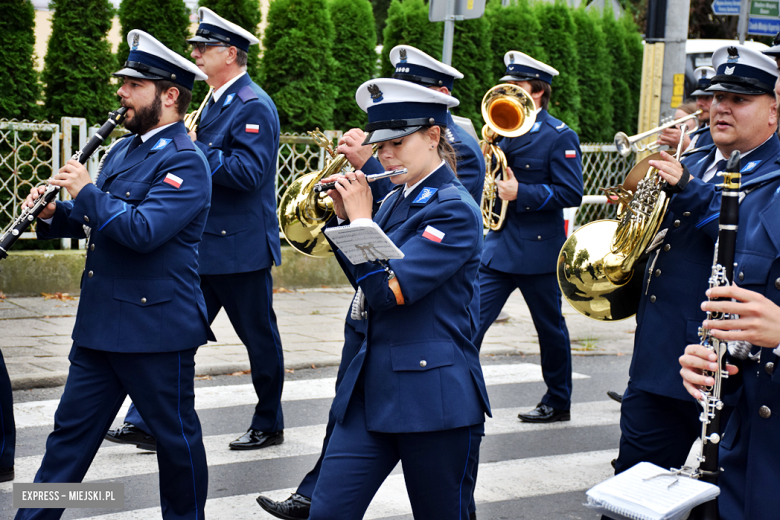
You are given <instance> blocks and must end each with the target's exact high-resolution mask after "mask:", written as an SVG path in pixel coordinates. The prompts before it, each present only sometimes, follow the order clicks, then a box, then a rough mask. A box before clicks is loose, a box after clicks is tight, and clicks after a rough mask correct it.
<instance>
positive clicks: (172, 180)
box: [163, 173, 184, 189]
mask: <svg viewBox="0 0 780 520" xmlns="http://www.w3.org/2000/svg"><path fill="white" fill-rule="evenodd" d="M163 182H165V183H167V184H170V185H171V186H173V187H174V188H176V189H179V188H180V187H181V183H183V182H184V179H182V178H181V177H177V176H176V175H174V174H172V173H169V174H168V175H166V176H165V178H164V179H163Z"/></svg>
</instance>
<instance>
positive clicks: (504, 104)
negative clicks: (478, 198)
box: [480, 83, 536, 231]
mask: <svg viewBox="0 0 780 520" xmlns="http://www.w3.org/2000/svg"><path fill="white" fill-rule="evenodd" d="M482 118H483V119H484V120H485V126H483V127H482V141H481V142H480V147H481V148H482V153H483V154H484V156H485V185H484V188H483V189H482V202H481V204H480V206H481V208H482V221H483V223H484V225H485V227H486V228H488V229H491V230H493V231H498V230H500V229H501V227H502V226H503V225H504V219H505V218H506V210H507V206H508V205H509V202H508V201H506V200H501V203H500V208H499V207H497V204H496V203H497V202H498V200H499V197H498V186H497V185H496V180H500V179H502V178H503V177H504V176H505V175H506V169H507V162H506V155H504V151H503V150H501V148H499V146H498V145H497V144H495V140H496V138H497V137H499V136H502V137H518V136H521V135H523V134H525V133H527V132H528V131H529V130H530V129H531V127H532V126H533V125H534V122H535V121H536V105H535V104H534V100H533V98H532V97H531V95H530V94H529V93H528V92H526V91H525V90H524V89H523V88H521V87H518V86H517V85H512V84H510V83H502V84H501V85H496V86H495V87H493V88H491V89H490V90H488V91H487V93H486V94H485V96H484V97H483V98H482Z"/></svg>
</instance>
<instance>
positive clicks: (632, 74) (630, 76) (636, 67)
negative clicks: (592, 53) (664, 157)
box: [616, 12, 645, 133]
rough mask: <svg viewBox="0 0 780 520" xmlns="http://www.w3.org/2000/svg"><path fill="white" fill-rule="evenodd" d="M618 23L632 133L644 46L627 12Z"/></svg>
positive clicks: (634, 128) (637, 116) (637, 105)
mask: <svg viewBox="0 0 780 520" xmlns="http://www.w3.org/2000/svg"><path fill="white" fill-rule="evenodd" d="M619 23H620V25H622V26H623V34H624V37H625V41H626V51H627V52H628V56H629V65H628V69H627V70H626V71H625V72H626V76H625V77H626V83H627V84H628V85H629V91H630V92H631V105H630V106H629V114H631V120H630V122H629V125H630V126H629V130H630V131H631V132H632V133H633V132H635V131H636V130H637V127H638V125H637V122H638V119H639V97H640V92H641V88H640V87H641V85H642V61H643V58H644V52H645V46H644V45H643V44H642V35H641V34H640V32H639V27H637V25H636V23H635V22H634V19H633V17H632V16H631V15H630V14H629V13H627V12H626V13H623V16H621V17H620V20H619ZM616 131H617V130H616Z"/></svg>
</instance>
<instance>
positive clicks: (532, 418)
mask: <svg viewBox="0 0 780 520" xmlns="http://www.w3.org/2000/svg"><path fill="white" fill-rule="evenodd" d="M517 417H518V418H519V419H520V420H521V421H523V422H530V423H551V422H555V421H571V412H570V411H569V410H556V409H555V408H552V407H550V406H547V405H546V404H544V403H539V404H537V405H536V408H534V409H533V410H531V411H530V412H528V413H521V414H518V415H517Z"/></svg>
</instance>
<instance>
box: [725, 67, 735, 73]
mask: <svg viewBox="0 0 780 520" xmlns="http://www.w3.org/2000/svg"><path fill="white" fill-rule="evenodd" d="M736 68H737V67H736V66H734V67H726V70H725V71H724V72H725V73H726V74H729V75H731V74H734V69H736Z"/></svg>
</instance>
